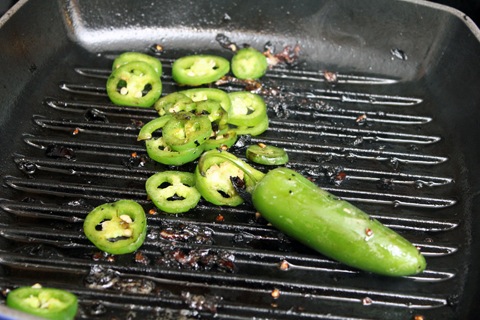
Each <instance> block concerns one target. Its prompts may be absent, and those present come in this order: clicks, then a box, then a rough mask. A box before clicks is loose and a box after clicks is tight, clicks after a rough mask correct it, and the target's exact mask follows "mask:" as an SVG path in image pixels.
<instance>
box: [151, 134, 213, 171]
mask: <svg viewBox="0 0 480 320" xmlns="http://www.w3.org/2000/svg"><path fill="white" fill-rule="evenodd" d="M145 147H146V149H147V154H148V156H149V157H150V158H151V159H152V160H154V161H156V162H159V163H162V164H166V165H169V166H181V165H183V164H185V163H189V162H192V161H193V160H195V159H197V158H198V157H200V156H201V155H202V152H203V150H204V144H201V145H199V146H198V147H195V148H192V149H186V150H182V151H174V150H172V149H171V148H170V146H169V145H168V144H166V143H165V140H164V138H163V137H160V138H156V139H150V140H146V141H145Z"/></svg>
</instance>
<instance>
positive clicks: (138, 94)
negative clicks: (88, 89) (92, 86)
mask: <svg viewBox="0 0 480 320" xmlns="http://www.w3.org/2000/svg"><path fill="white" fill-rule="evenodd" d="M107 94H108V97H109V98H110V100H111V101H112V102H113V103H114V104H117V105H120V106H133V107H144V108H145V107H151V106H152V105H153V104H154V103H155V101H157V99H158V98H159V97H160V95H161V94H162V82H161V81H160V78H159V77H158V75H157V73H156V72H155V70H154V69H153V68H152V67H151V66H150V65H149V64H148V63H146V62H143V61H133V62H129V63H127V64H124V65H121V66H120V67H118V68H117V69H115V70H114V71H113V72H112V74H111V75H110V76H109V77H108V80H107Z"/></svg>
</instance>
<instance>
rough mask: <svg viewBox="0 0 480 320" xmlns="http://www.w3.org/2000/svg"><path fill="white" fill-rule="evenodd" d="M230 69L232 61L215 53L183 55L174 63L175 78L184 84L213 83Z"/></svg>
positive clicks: (173, 73)
mask: <svg viewBox="0 0 480 320" xmlns="http://www.w3.org/2000/svg"><path fill="white" fill-rule="evenodd" d="M228 71H230V62H229V61H228V60H227V59H225V58H223V57H219V56H214V55H191V56H185V57H181V58H179V59H177V60H175V62H174V63H173V65H172V77H173V80H174V81H175V82H177V83H179V84H182V85H188V86H199V85H202V84H207V83H212V82H214V81H217V80H218V79H220V78H221V77H223V76H224V75H225V74H227V73H228Z"/></svg>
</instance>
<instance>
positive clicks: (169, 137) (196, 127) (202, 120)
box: [162, 112, 212, 152]
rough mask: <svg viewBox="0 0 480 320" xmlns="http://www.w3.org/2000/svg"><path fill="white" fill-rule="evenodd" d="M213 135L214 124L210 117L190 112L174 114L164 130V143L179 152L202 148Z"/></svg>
mask: <svg viewBox="0 0 480 320" xmlns="http://www.w3.org/2000/svg"><path fill="white" fill-rule="evenodd" d="M211 135H212V124H211V122H210V120H209V119H208V117H207V116H203V115H199V116H196V115H194V114H193V113H190V112H179V113H176V114H173V115H172V117H171V119H170V120H168V121H167V123H166V124H165V126H164V127H163V129H162V136H163V141H164V142H165V143H166V144H167V145H168V146H169V147H170V148H171V149H172V150H173V151H179V152H181V151H185V150H187V149H193V148H195V147H198V146H200V145H201V144H203V143H205V141H206V140H207V139H208V138H209V137H210V136H211Z"/></svg>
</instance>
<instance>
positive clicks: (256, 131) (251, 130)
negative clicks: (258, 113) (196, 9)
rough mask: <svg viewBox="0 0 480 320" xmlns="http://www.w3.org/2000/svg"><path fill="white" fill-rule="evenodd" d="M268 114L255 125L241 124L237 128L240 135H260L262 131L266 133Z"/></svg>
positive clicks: (236, 130)
mask: <svg viewBox="0 0 480 320" xmlns="http://www.w3.org/2000/svg"><path fill="white" fill-rule="evenodd" d="M268 124H269V121H268V116H267V115H265V117H263V118H262V119H261V121H260V122H259V123H258V124H256V125H254V126H239V127H236V128H235V132H237V134H238V135H247V134H249V135H251V136H258V135H260V134H262V133H264V132H265V131H266V130H267V129H268Z"/></svg>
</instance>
